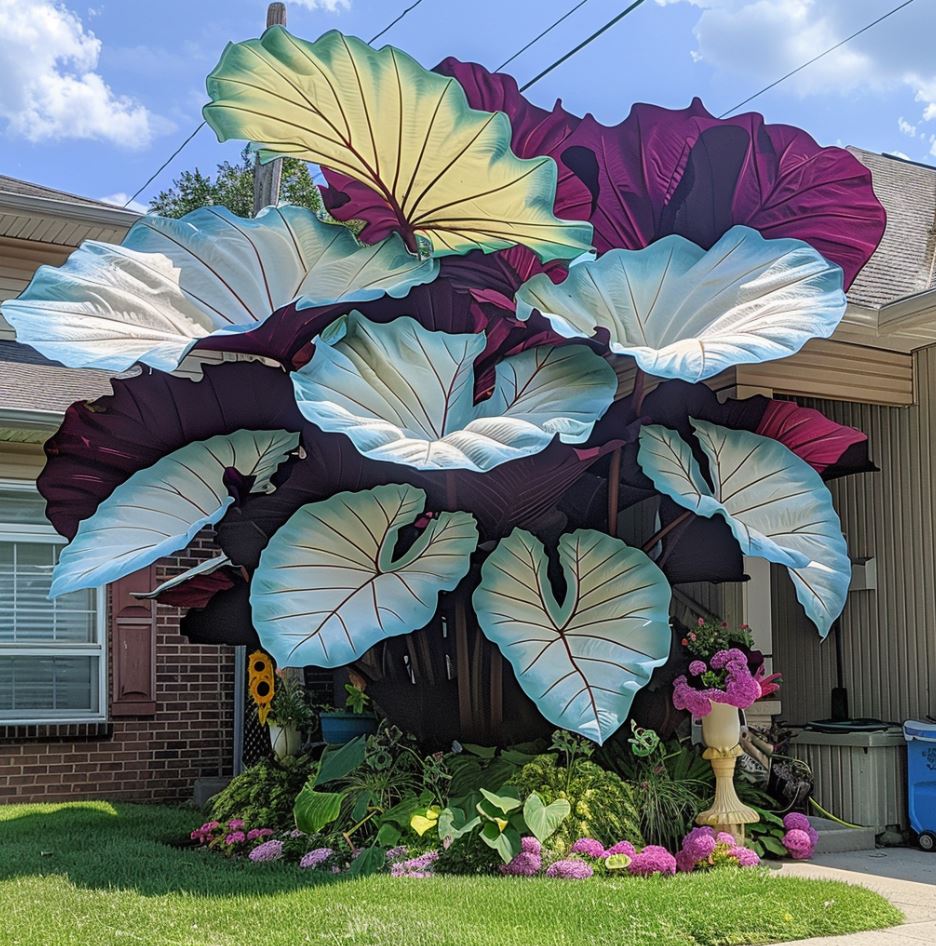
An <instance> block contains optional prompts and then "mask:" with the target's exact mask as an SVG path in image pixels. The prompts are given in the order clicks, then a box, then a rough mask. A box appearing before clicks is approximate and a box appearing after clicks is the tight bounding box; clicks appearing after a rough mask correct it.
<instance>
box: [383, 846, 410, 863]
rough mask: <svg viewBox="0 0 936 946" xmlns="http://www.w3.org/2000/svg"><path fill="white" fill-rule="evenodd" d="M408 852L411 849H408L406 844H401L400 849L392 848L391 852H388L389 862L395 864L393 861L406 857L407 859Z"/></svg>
mask: <svg viewBox="0 0 936 946" xmlns="http://www.w3.org/2000/svg"><path fill="white" fill-rule="evenodd" d="M408 850H409V848H407V846H406V845H405V844H401V845H399V846H398V847H392V848H390V850H389V851H387V860H388V861H389V862H390V863H393V861H399V860H402V859H403V858H404V857H406V854H407V851H408Z"/></svg>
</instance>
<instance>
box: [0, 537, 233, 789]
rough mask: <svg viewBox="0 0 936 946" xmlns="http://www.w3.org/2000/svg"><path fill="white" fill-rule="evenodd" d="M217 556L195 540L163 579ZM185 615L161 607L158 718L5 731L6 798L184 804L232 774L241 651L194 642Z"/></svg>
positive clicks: (0, 759) (1, 784)
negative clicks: (183, 631) (206, 780)
mask: <svg viewBox="0 0 936 946" xmlns="http://www.w3.org/2000/svg"><path fill="white" fill-rule="evenodd" d="M211 552H214V554H217V551H216V549H214V548H213V547H212V546H210V545H209V543H208V541H207V540H206V539H205V538H202V537H200V538H199V539H196V541H195V543H193V546H192V547H191V548H190V549H188V550H186V551H185V552H183V553H181V554H180V555H179V556H177V557H174V558H170V559H165V560H163V562H161V563H160V566H159V567H158V568H157V580H158V581H164V580H165V579H166V578H169V577H171V576H172V575H174V574H177V573H178V572H179V571H180V570H182V569H184V568H189V567H191V566H192V565H195V564H197V562H198V561H199V560H200V559H201V558H204V557H205V556H206V555H207V554H210V553H211ZM180 613H181V612H179V611H178V610H177V609H175V608H168V607H165V606H162V605H159V606H158V608H157V617H156V625H157V627H156V700H157V703H156V715H155V716H147V717H141V718H134V717H120V718H116V719H113V720H110V721H108V722H107V723H102V724H90V725H65V726H42V727H39V726H21V727H14V726H0V802H40V801H50V802H51V801H72V800H75V799H76V798H103V799H115V800H122V801H148V802H179V801H185V800H187V799H189V798H190V797H191V794H192V784H193V782H194V781H195V779H197V778H199V777H202V776H217V775H225V774H230V771H231V741H232V727H233V692H234V683H233V675H234V651H233V649H232V648H230V647H203V646H195V645H193V644H190V643H189V642H188V639H187V638H185V637H182V636H181V635H180V634H179V632H178V625H179V615H180ZM108 658H109V660H111V658H112V654H111V648H110V647H108ZM111 669H112V664H111ZM109 692H110V688H109Z"/></svg>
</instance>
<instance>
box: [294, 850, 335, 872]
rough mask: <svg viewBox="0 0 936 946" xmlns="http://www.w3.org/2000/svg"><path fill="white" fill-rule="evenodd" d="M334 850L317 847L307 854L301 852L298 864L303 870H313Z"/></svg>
mask: <svg viewBox="0 0 936 946" xmlns="http://www.w3.org/2000/svg"><path fill="white" fill-rule="evenodd" d="M334 853H335V852H334V851H333V850H332V849H331V848H330V847H317V848H315V849H314V850H312V851H309V852H308V854H303V855H302V859H301V860H300V861H299V866H300V867H301V868H302V869H303V870H314V869H315V868H316V867H320V866H321V865H322V864H324V863H325V861H327V860H328V859H329V858H330V857H331V856H332V854H334Z"/></svg>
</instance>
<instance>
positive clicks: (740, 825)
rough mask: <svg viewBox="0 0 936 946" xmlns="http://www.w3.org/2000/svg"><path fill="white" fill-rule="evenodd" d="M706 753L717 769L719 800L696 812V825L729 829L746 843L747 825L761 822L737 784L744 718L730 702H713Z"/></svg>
mask: <svg viewBox="0 0 936 946" xmlns="http://www.w3.org/2000/svg"><path fill="white" fill-rule="evenodd" d="M702 741H703V742H704V743H705V745H706V749H705V752H704V753H703V754H702V757H703V758H704V759H708V760H709V762H711V763H712V770H713V771H714V772H715V801H714V803H713V804H712V807H711V808H709V809H708V810H706V811H703V812H701V813H700V814H698V815H696V824H700V825H709V826H710V827H712V828H714V829H715V830H716V831H727V832H728V833H729V834H730V835H731V836H732V837H733V838H734V839H735V840H736V841H737V842H738V843H739V844H743V843H744V826H745V825H746V824H753V823H754V822H755V821H759V820H760V817H759V816H758V814H757V812H756V811H753V810H752V809H750V808H748V807H747V805H744V804H742V803H741V799H740V798H738V795H737V793H736V792H735V787H734V770H735V764H736V762H737V759H738V756H739V755H741V752H742V749H741V746H740V745H739V743H740V741H741V719H740V717H739V715H738V709H737V707H735V706H729V705H728V704H727V703H712V711H711V712H710V713H709V714H708V716H703V717H702Z"/></svg>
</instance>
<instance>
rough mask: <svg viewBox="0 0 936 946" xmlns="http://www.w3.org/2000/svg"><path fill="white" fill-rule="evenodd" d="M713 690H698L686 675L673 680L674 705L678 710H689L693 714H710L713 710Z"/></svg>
mask: <svg viewBox="0 0 936 946" xmlns="http://www.w3.org/2000/svg"><path fill="white" fill-rule="evenodd" d="M712 692H714V691H713V690H697V689H696V688H695V687H692V686H690V685H689V681H688V680H687V679H686V677H685V675H683V676H679V677H677V678H676V679H675V680H674V681H673V706H675V707H676V709H678V710H688V711H689V712H690V713H692V715H693V716H708V714H709V713H711V712H712V700H711V698H710V696H709V694H710V693H712Z"/></svg>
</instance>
